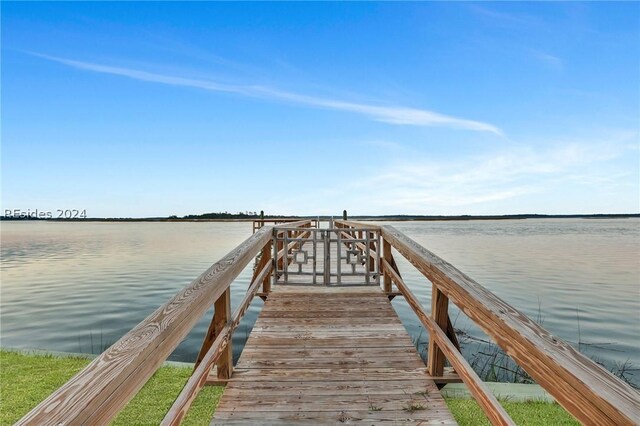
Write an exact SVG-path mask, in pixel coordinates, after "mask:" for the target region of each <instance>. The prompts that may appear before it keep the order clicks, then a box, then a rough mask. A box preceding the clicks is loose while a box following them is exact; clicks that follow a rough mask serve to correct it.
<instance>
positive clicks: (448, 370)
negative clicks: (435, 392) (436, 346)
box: [431, 367, 464, 387]
mask: <svg viewBox="0 0 640 426" xmlns="http://www.w3.org/2000/svg"><path fill="white" fill-rule="evenodd" d="M431 380H433V381H434V382H435V384H436V385H446V384H447V383H464V381H463V380H462V378H461V377H460V375H459V374H458V373H456V371H455V369H454V368H453V367H445V368H444V372H443V373H442V376H436V377H433V376H432V377H431ZM438 387H440V386H438Z"/></svg>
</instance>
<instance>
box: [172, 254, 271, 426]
mask: <svg viewBox="0 0 640 426" xmlns="http://www.w3.org/2000/svg"><path fill="white" fill-rule="evenodd" d="M272 270H273V262H269V263H268V264H266V265H264V267H263V268H262V270H261V271H260V272H259V273H258V275H257V276H256V278H255V279H254V280H253V282H252V283H251V285H250V286H249V289H248V290H247V293H246V294H245V296H244V298H243V299H242V302H240V306H238V308H237V309H236V311H235V312H234V314H233V318H232V319H231V321H230V323H229V324H227V325H226V326H225V327H224V329H223V330H222V332H221V333H220V334H219V335H218V336H217V337H216V339H215V340H214V342H213V344H212V345H211V348H209V350H208V351H207V353H206V354H205V356H204V357H203V358H202V362H201V363H200V364H199V365H198V367H197V368H196V370H195V371H194V372H193V374H192V375H191V377H190V378H189V380H188V381H187V384H186V385H185V386H184V388H183V389H182V391H181V392H180V395H178V398H177V399H176V400H175V402H174V403H173V405H172V406H171V409H169V411H168V412H167V414H166V415H165V417H164V419H163V420H162V423H161V424H162V425H163V426H168V425H172V426H176V425H179V424H180V422H181V421H182V420H183V419H184V417H185V416H186V414H187V411H188V410H189V407H191V403H192V402H193V400H194V399H195V398H196V396H198V392H199V391H200V390H201V389H202V387H203V386H204V385H205V382H206V381H207V376H208V375H209V372H210V371H211V368H212V367H213V364H214V363H215V362H216V361H217V360H218V358H219V357H220V356H221V355H222V353H223V351H224V348H225V346H226V345H227V344H228V343H229V340H230V339H231V335H232V334H233V331H234V330H235V329H236V328H237V327H238V324H240V320H241V319H242V317H243V316H244V314H245V312H246V311H247V309H248V308H249V305H250V304H251V301H252V300H253V298H254V296H255V294H256V292H257V291H258V288H259V287H260V285H261V284H262V282H263V280H264V279H265V278H266V277H267V275H268V274H269V273H271V271H272Z"/></svg>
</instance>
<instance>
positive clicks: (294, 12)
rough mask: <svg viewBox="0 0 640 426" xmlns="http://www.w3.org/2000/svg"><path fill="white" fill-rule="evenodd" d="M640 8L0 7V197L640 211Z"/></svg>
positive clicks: (107, 211) (213, 206)
mask: <svg viewBox="0 0 640 426" xmlns="http://www.w3.org/2000/svg"><path fill="white" fill-rule="evenodd" d="M639 76H640V3H637V2H636V3H610V2H603V3H578V2H569V3H537V4H532V3H443V2H442V3H441V2H431V3H260V4H254V3H216V4H213V3H198V2H196V3H186V4H185V3H182V4H176V3H168V2H164V3H120V2H112V3H75V2H68V3H26V2H25V3H10V2H3V3H2V208H3V209H23V210H26V209H31V210H33V209H36V208H37V209H40V210H45V211H46V210H55V209H71V208H76V209H87V213H88V214H89V215H90V216H118V217H122V216H132V217H143V216H163V215H171V214H177V215H185V214H191V213H202V212H209V211H224V210H228V211H245V210H261V209H263V210H265V211H266V212H267V213H274V214H336V215H339V214H340V213H341V212H342V210H343V209H347V210H349V212H350V213H351V214H512V213H549V214H554V213H626V212H638V211H640V151H639V148H640V130H639V127H640V126H639V120H640V118H639V117H640V77H639Z"/></svg>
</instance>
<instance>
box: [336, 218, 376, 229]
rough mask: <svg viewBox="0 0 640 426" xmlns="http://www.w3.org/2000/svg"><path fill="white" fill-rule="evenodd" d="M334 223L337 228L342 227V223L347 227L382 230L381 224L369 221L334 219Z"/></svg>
mask: <svg viewBox="0 0 640 426" xmlns="http://www.w3.org/2000/svg"><path fill="white" fill-rule="evenodd" d="M333 223H334V225H336V228H339V227H341V225H342V226H343V227H346V228H368V229H375V230H376V231H377V230H380V225H374V224H372V223H367V222H354V221H351V220H338V219H336V220H334V221H333Z"/></svg>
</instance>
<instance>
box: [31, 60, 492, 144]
mask: <svg viewBox="0 0 640 426" xmlns="http://www.w3.org/2000/svg"><path fill="white" fill-rule="evenodd" d="M30 54H32V55H34V56H38V57H40V58H43V59H47V60H50V61H54V62H57V63H60V64H63V65H67V66H70V67H73V68H77V69H81V70H86V71H93V72H97V73H103V74H111V75H118V76H122V77H127V78H131V79H134V80H140V81H146V82H151V83H159V84H167V85H171V86H183V87H194V88H198V89H203V90H208V91H212V92H224V93H232V94H237V95H241V96H247V97H254V98H265V99H274V100H279V101H285V102H291V103H295V104H300V105H305V106H309V107H315V108H323V109H329V110H335V111H345V112H351V113H355V114H360V115H362V116H365V117H367V118H369V119H373V120H375V121H380V122H383V123H389V124H395V125H408V126H440V127H449V128H455V129H466V130H473V131H480V132H490V133H494V134H496V135H502V130H501V129H499V128H498V127H496V126H494V125H493V124H489V123H484V122H482V121H476V120H468V119H465V118H459V117H454V116H450V115H445V114H441V113H438V112H434V111H428V110H424V109H418V108H410V107H403V106H382V105H371V104H364V103H357V102H347V101H343V100H337V99H327V98H322V97H316V96H308V95H303V94H299V93H293V92H288V91H284V90H280V89H277V88H272V87H266V86H261V85H233V84H226V83H218V82H215V81H212V80H203V79H194V78H187V77H179V76H173V75H165V74H158V73H153V72H148V71H141V70H138V69H131V68H123V67H115V66H110V65H103V64H97V63H92V62H84V61H77V60H73V59H67V58H60V57H56V56H50V55H43V54H39V53H32V52H30Z"/></svg>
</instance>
